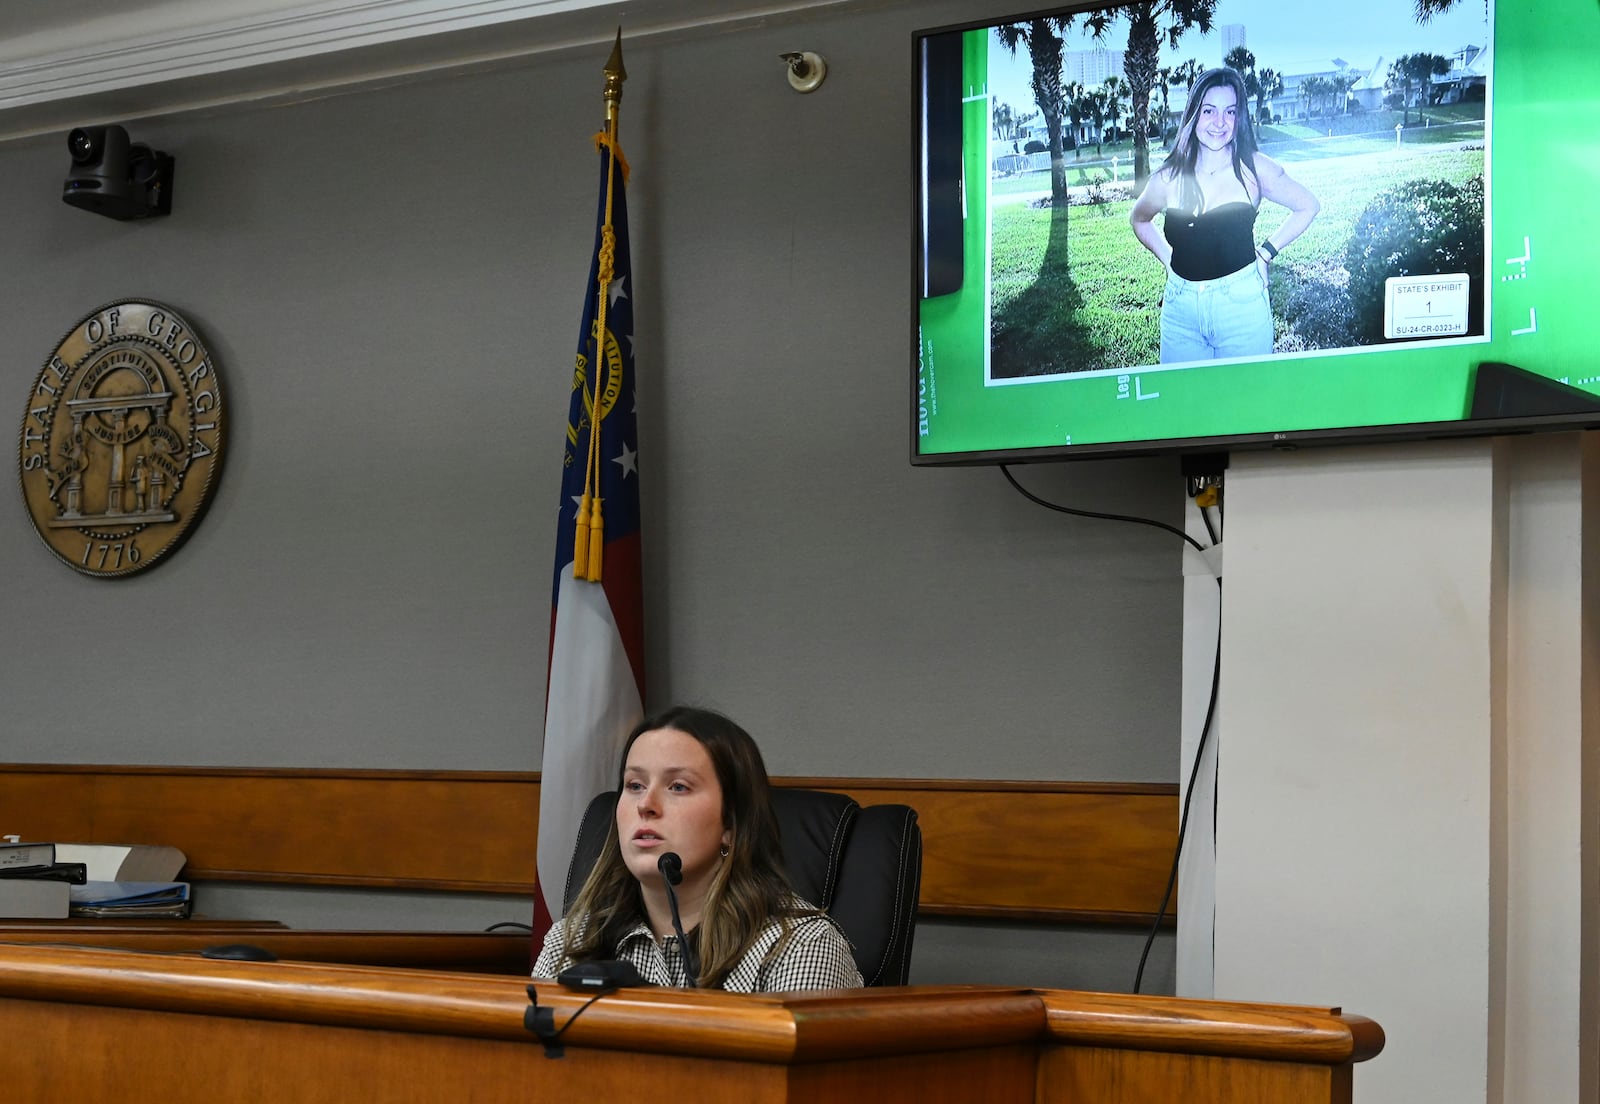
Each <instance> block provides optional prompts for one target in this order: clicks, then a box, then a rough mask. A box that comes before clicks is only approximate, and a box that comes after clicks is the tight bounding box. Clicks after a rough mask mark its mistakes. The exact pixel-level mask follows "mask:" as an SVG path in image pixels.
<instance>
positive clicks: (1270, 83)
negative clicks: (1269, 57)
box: [1255, 69, 1283, 126]
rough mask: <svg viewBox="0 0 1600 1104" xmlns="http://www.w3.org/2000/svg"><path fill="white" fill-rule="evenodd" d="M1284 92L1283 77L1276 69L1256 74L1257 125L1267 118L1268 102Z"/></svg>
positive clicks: (1264, 70) (1263, 70)
mask: <svg viewBox="0 0 1600 1104" xmlns="http://www.w3.org/2000/svg"><path fill="white" fill-rule="evenodd" d="M1282 91H1283V77H1282V75H1280V74H1279V73H1278V71H1277V70H1276V69H1262V70H1260V71H1259V72H1257V73H1256V88H1255V95H1256V125H1257V126H1260V125H1261V120H1263V119H1265V118H1266V117H1267V101H1268V100H1270V99H1272V97H1274V96H1276V95H1278V93H1280V92H1282Z"/></svg>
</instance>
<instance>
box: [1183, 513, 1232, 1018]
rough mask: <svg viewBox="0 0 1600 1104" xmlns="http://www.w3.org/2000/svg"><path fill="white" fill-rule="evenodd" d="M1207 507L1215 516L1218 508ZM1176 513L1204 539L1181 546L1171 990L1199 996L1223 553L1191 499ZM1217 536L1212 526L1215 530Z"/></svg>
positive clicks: (1209, 886)
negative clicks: (1182, 822)
mask: <svg viewBox="0 0 1600 1104" xmlns="http://www.w3.org/2000/svg"><path fill="white" fill-rule="evenodd" d="M1225 509H1226V504H1225V503H1224V511H1225ZM1211 513H1212V517H1213V521H1215V519H1216V517H1217V516H1218V511H1216V510H1213V511H1212V512H1211ZM1184 518H1185V526H1184V531H1185V532H1187V533H1188V534H1189V536H1191V537H1193V538H1194V539H1195V540H1197V541H1199V542H1200V544H1202V545H1206V546H1207V547H1208V549H1209V551H1208V552H1207V553H1205V554H1202V553H1200V552H1197V551H1195V549H1194V548H1193V547H1192V546H1191V545H1187V544H1186V545H1184V546H1183V576H1184V577H1183V696H1182V709H1183V717H1182V730H1181V734H1180V740H1179V756H1178V759H1179V763H1178V785H1179V794H1178V800H1179V806H1178V807H1179V809H1180V810H1181V809H1182V808H1183V807H1184V805H1185V803H1187V805H1188V808H1189V820H1188V824H1187V828H1186V830H1185V832H1184V838H1183V854H1182V856H1181V857H1180V859H1179V862H1178V900H1177V909H1178V936H1177V946H1176V959H1177V961H1176V968H1177V981H1176V986H1175V991H1176V993H1177V995H1178V996H1180V997H1197V998H1206V997H1210V996H1211V995H1212V978H1211V938H1212V918H1213V912H1214V911H1215V907H1216V895H1215V893H1214V888H1215V883H1214V880H1213V879H1214V876H1215V873H1216V871H1215V866H1216V853H1217V852H1216V836H1215V835H1214V834H1213V832H1212V825H1213V823H1214V817H1215V815H1216V792H1217V791H1216V776H1217V754H1218V749H1219V747H1220V746H1221V742H1222V733H1221V731H1220V728H1221V724H1220V721H1219V719H1218V718H1216V717H1213V718H1212V724H1211V729H1210V732H1209V733H1205V727H1204V726H1205V722H1206V707H1207V705H1208V704H1209V703H1210V700H1211V682H1212V677H1213V676H1214V675H1215V674H1216V657H1217V627H1218V623H1219V616H1220V612H1221V592H1220V591H1219V590H1218V589H1217V577H1218V575H1220V574H1221V572H1222V555H1223V553H1222V545H1221V543H1220V542H1219V543H1218V544H1216V545H1215V546H1212V544H1211V534H1210V532H1209V531H1208V530H1207V529H1206V526H1205V521H1204V520H1203V519H1202V518H1201V516H1200V510H1199V507H1197V506H1196V505H1195V504H1194V502H1193V500H1187V502H1186V505H1185V507H1184ZM1213 527H1215V526H1213ZM1221 536H1222V534H1221V533H1220V532H1219V533H1218V537H1219V538H1220V537H1221ZM1219 704H1220V703H1219ZM1203 733H1205V734H1204V742H1203V743H1202V734H1203ZM1197 753H1198V754H1199V755H1200V756H1201V759H1200V764H1199V769H1198V771H1197V770H1196V769H1195V756H1196V754H1197ZM1191 778H1193V779H1194V787H1193V788H1194V793H1193V795H1192V796H1191V795H1190V793H1189V789H1190V787H1189V780H1190V779H1191Z"/></svg>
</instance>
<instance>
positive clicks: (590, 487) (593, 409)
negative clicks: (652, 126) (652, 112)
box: [572, 116, 628, 583]
mask: <svg viewBox="0 0 1600 1104" xmlns="http://www.w3.org/2000/svg"><path fill="white" fill-rule="evenodd" d="M595 148H596V149H603V150H607V151H609V152H610V154H611V157H610V159H609V160H608V161H607V163H606V206H605V216H604V218H603V220H602V222H601V228H600V252H599V256H598V272H597V274H596V280H595V283H596V287H595V295H596V296H597V297H598V298H597V300H596V302H595V325H594V332H593V333H592V334H591V335H590V337H591V340H593V342H594V356H593V358H592V359H591V361H590V363H591V364H593V365H594V366H595V371H594V377H593V388H592V390H591V389H589V388H588V387H586V388H585V396H584V397H585V399H586V400H588V406H589V448H588V455H587V457H586V458H585V464H584V477H583V482H584V493H583V498H582V499H581V500H580V502H579V506H578V523H577V532H576V533H575V535H574V536H575V540H574V545H573V560H572V573H573V576H574V577H575V578H581V579H586V580H588V581H589V582H592V583H598V582H600V581H601V579H602V574H603V570H604V566H605V515H604V512H603V507H602V499H601V496H600V494H599V491H600V466H601V463H602V461H601V456H600V434H601V429H602V425H603V423H604V420H605V408H604V406H603V398H602V396H604V395H605V393H606V388H605V382H604V381H605V379H606V373H607V372H608V371H610V369H611V366H610V364H609V362H608V358H607V356H606V337H607V328H606V323H607V318H606V314H607V309H608V307H609V306H610V302H611V297H610V291H611V281H612V279H613V277H614V276H615V275H616V248H617V235H616V230H615V229H614V227H613V225H612V212H613V209H614V205H615V195H616V171H617V165H618V164H619V163H620V164H621V165H622V179H623V181H624V182H626V181H627V179H628V168H627V162H626V161H625V160H623V158H622V156H621V155H622V148H621V145H620V144H619V143H618V142H617V134H616V118H615V116H613V117H611V118H610V119H608V120H607V124H606V130H605V131H603V132H601V133H600V134H597V135H595Z"/></svg>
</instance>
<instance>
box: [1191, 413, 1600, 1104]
mask: <svg viewBox="0 0 1600 1104" xmlns="http://www.w3.org/2000/svg"><path fill="white" fill-rule="evenodd" d="M1597 487H1600V447H1597V445H1596V442H1595V441H1594V440H1591V439H1590V435H1578V434H1565V435H1551V436H1537V437H1525V438H1513V439H1510V440H1507V441H1501V442H1492V441H1487V440H1483V441H1462V442H1434V443H1426V444H1417V445H1405V446H1380V447H1362V448H1350V449H1343V448H1341V449H1329V450H1320V449H1316V450H1307V451H1306V452H1304V453H1291V454H1272V453H1255V454H1237V455H1235V456H1234V457H1233V459H1232V462H1231V466H1230V468H1229V471H1228V476H1227V488H1226V502H1227V532H1226V536H1227V542H1226V543H1227V547H1228V553H1227V571H1226V576H1225V593H1224V602H1223V646H1222V656H1223V695H1222V703H1221V710H1220V712H1221V716H1220V724H1221V725H1222V726H1225V729H1226V732H1227V744H1226V748H1225V749H1224V752H1223V754H1222V756H1221V759H1220V765H1219V777H1218V782H1217V792H1218V807H1217V839H1216V865H1215V881H1214V887H1215V894H1216V915H1215V963H1214V977H1215V994H1216V995H1217V996H1218V997H1221V998H1225V999H1252V1000H1267V1001H1298V1002H1308V1003H1334V1004H1341V1005H1343V1006H1344V1007H1345V1008H1347V1009H1348V1010H1350V1011H1354V1012H1359V1013H1362V1014H1364V1015H1369V1016H1371V1017H1373V1018H1374V1019H1376V1020H1378V1022H1379V1023H1381V1024H1382V1025H1383V1027H1384V1030H1385V1032H1386V1034H1387V1037H1388V1044H1387V1046H1386V1048H1385V1051H1384V1053H1383V1054H1382V1055H1380V1056H1379V1057H1378V1058H1377V1059H1376V1060H1374V1061H1373V1062H1371V1063H1369V1064H1366V1065H1363V1066H1361V1067H1359V1068H1358V1070H1357V1072H1356V1093H1357V1099H1359V1100H1361V1101H1363V1104H1377V1102H1392V1104H1402V1102H1403V1104H1411V1102H1414V1101H1420V1100H1449V1101H1451V1102H1452V1104H1470V1102H1472V1101H1483V1102H1489V1104H1500V1102H1506V1104H1522V1102H1527V1101H1546V1100H1548V1101H1556V1100H1561V1101H1567V1100H1578V1101H1585V1102H1593V1101H1594V1100H1595V1099H1596V1097H1595V1093H1596V1080H1597V1073H1596V1066H1597V1052H1600V1039H1597V1036H1600V1031H1597V1028H1600V1017H1597V1013H1596V1003H1597V995H1600V984H1597V972H1596V971H1597V969H1600V926H1597V920H1600V893H1597V885H1600V872H1597V871H1600V813H1597V807H1600V793H1597V792H1596V791H1597V782H1600V731H1597V729H1600V723H1597V717H1600V693H1597V690H1596V683H1597V676H1596V666H1597V647H1600V645H1597V643H1596V637H1597V632H1596V627H1597V624H1600V622H1597V620H1596V617H1597V615H1596V614H1595V613H1594V612H1593V611H1594V609H1595V607H1596V605H1597V601H1600V588H1597V586H1596V577H1597V575H1600V540H1597V537H1596V534H1597V531H1600V507H1597V505H1596V500H1597V499H1600V490H1597V489H1596V488H1597ZM1586 500H1587V501H1586Z"/></svg>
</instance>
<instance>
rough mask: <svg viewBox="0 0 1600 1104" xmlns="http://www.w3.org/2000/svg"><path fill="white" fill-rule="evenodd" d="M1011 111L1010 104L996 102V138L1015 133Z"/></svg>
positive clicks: (1006, 136) (1007, 136)
mask: <svg viewBox="0 0 1600 1104" xmlns="http://www.w3.org/2000/svg"><path fill="white" fill-rule="evenodd" d="M1014 125H1015V124H1014V123H1013V121H1012V112H1011V105H1010V104H997V105H995V109H994V136H995V137H996V138H1009V137H1011V136H1012V134H1014V133H1015V130H1014V129H1013V127H1014Z"/></svg>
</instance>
